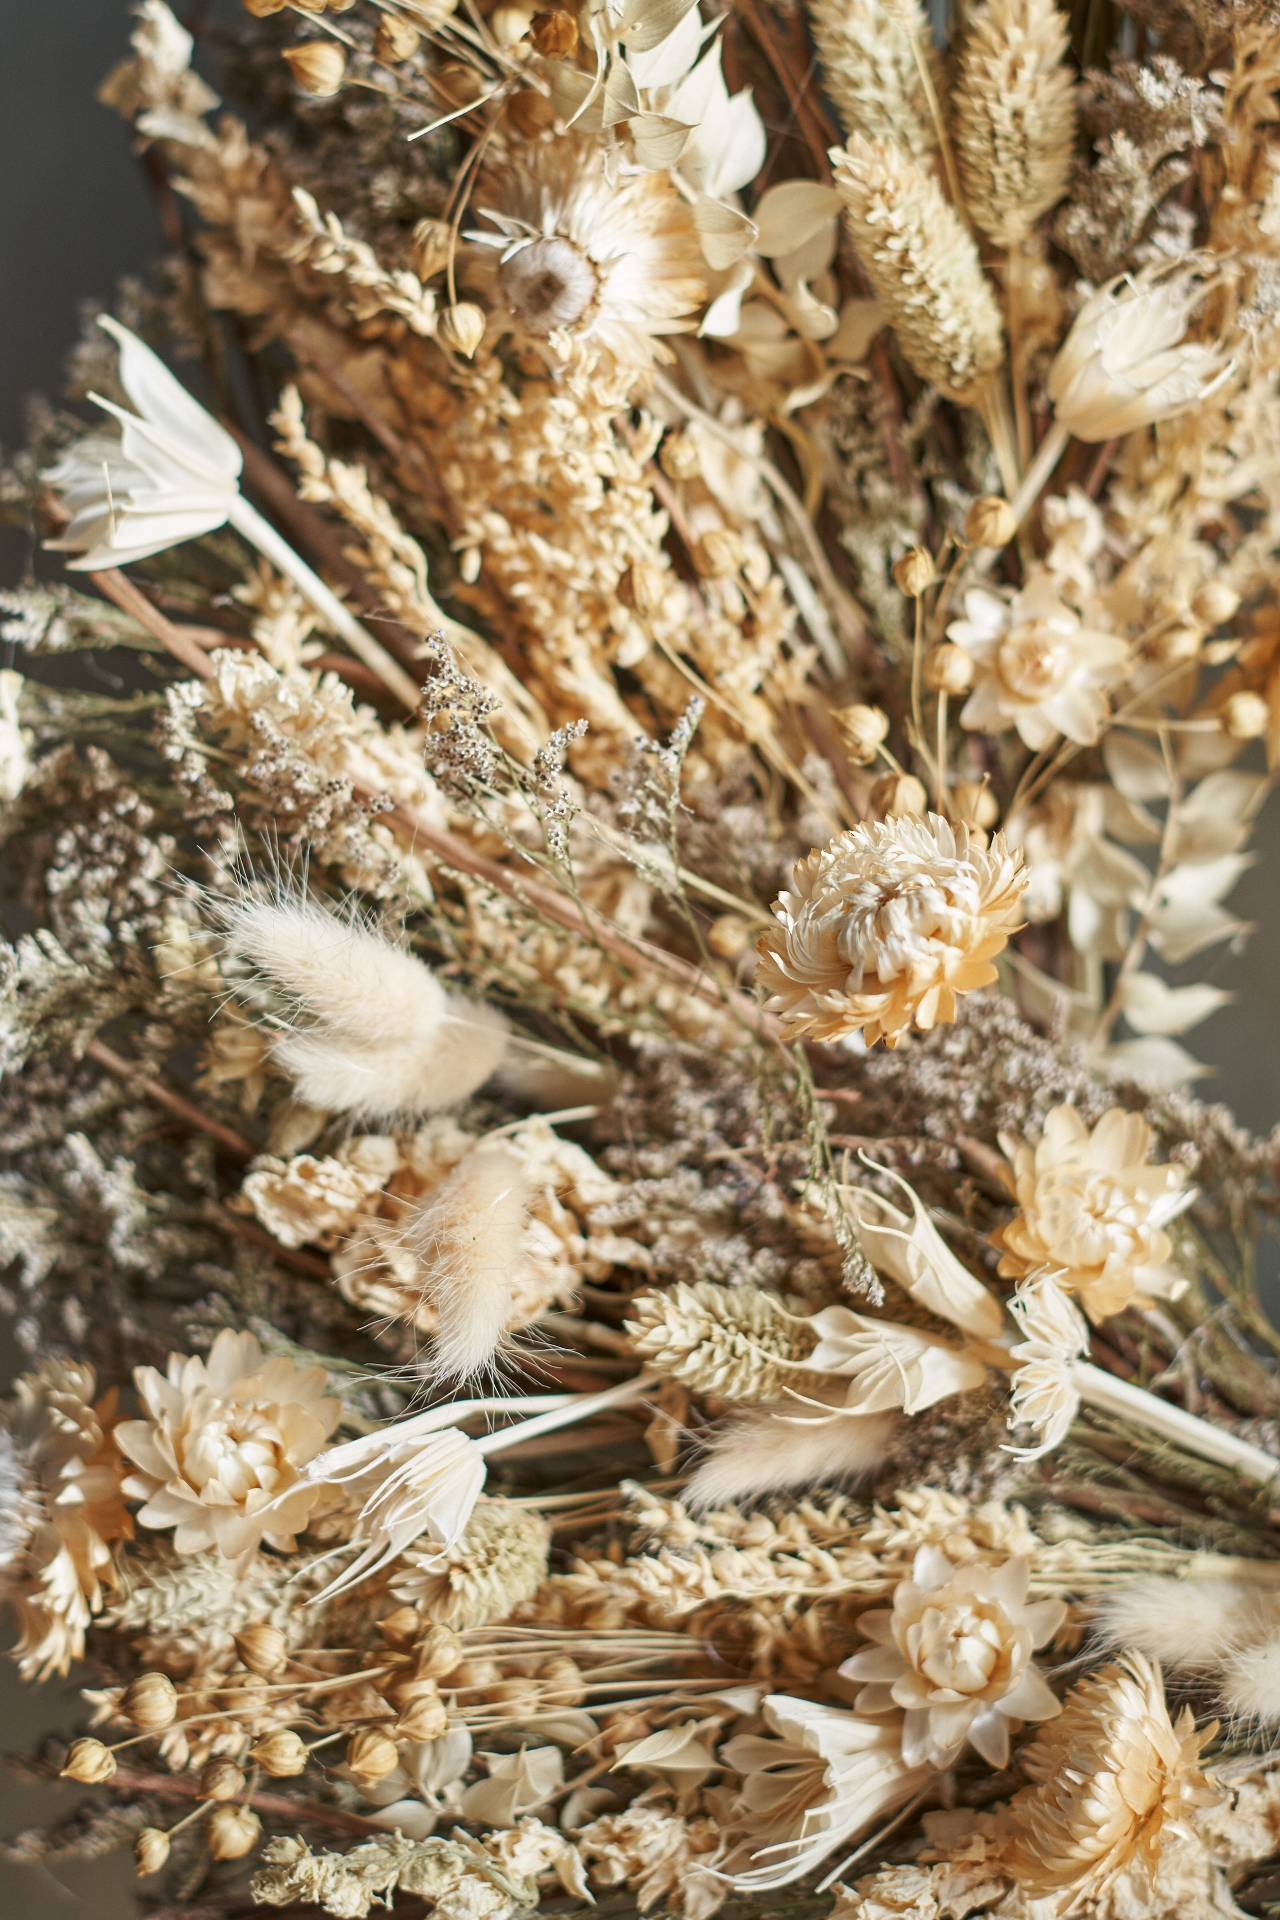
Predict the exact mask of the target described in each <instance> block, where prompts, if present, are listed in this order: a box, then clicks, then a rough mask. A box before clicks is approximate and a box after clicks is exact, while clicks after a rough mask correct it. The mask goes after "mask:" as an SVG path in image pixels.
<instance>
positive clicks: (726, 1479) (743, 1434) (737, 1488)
mask: <svg viewBox="0 0 1280 1920" xmlns="http://www.w3.org/2000/svg"><path fill="white" fill-rule="evenodd" d="M897 1427H898V1420H897V1416H896V1414H894V1413H858V1414H848V1415H844V1416H842V1417H840V1418H839V1419H825V1418H823V1417H821V1416H818V1417H816V1418H814V1417H807V1418H806V1417H805V1416H804V1414H803V1411H802V1409H801V1408H800V1405H799V1402H798V1401H796V1400H793V1399H788V1400H775V1401H770V1402H767V1403H766V1404H765V1405H764V1406H760V1407H752V1408H751V1409H750V1411H749V1412H746V1413H740V1414H735V1415H734V1416H733V1418H732V1419H729V1420H726V1421H723V1422H722V1423H721V1424H720V1425H719V1426H718V1427H716V1428H715V1429H714V1431H713V1433H712V1435H711V1438H710V1440H709V1442H708V1445H707V1457H706V1458H705V1459H704V1460H703V1462H702V1464H701V1466H700V1467H699V1468H698V1470H697V1472H696V1473H695V1474H694V1475H693V1477H692V1479H691V1480H690V1481H689V1484H688V1486H687V1487H686V1488H685V1496H684V1497H685V1503H686V1505H687V1506H688V1507H689V1508H690V1509H691V1510H692V1511H693V1512H695V1513H696V1512H700V1511H703V1510H705V1509H706V1508H708V1507H722V1506H725V1505H727V1504H728V1503H729V1502H730V1501H731V1500H743V1499H749V1498H752V1497H753V1496H755V1495H756V1494H761V1493H772V1492H776V1491H778V1490H780V1489H782V1488H786V1487H805V1486H814V1485H818V1486H821V1485H823V1484H826V1485H828V1486H830V1485H832V1484H835V1483H838V1482H841V1481H858V1480H865V1479H868V1478H869V1477H870V1475H871V1474H873V1473H875V1472H876V1471H877V1470H878V1468H879V1467H880V1466H881V1465H882V1464H883V1462H884V1460H885V1458H886V1456H887V1454H888V1452H889V1445H890V1442H891V1441H892V1439H893V1437H894V1434H895V1433H896V1431H897Z"/></svg>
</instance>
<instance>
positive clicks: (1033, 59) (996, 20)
mask: <svg viewBox="0 0 1280 1920" xmlns="http://www.w3.org/2000/svg"><path fill="white" fill-rule="evenodd" d="M1066 49H1067V21H1066V16H1065V15H1064V14H1062V13H1060V12H1059V11H1058V9H1057V7H1056V6H1054V5H1053V0H990V4H989V5H987V6H985V7H982V8H980V9H979V10H978V11H977V12H975V13H974V14H973V16H972V18H971V20H970V23H969V30H968V33H967V34H966V36H965V43H964V51H963V53H962V55H961V59H960V71H959V74H958V76H957V80H956V85H955V88H954V90H953V92H952V96H951V99H952V112H953V116H954V121H955V132H956V146H957V150H958V155H959V161H960V176H961V180H962V181H963V184H964V192H965V199H966V201H967V203H968V207H969V212H970V214H971V215H972V216H973V219H974V222H975V224H976V225H977V226H979V227H981V229H982V231H983V232H984V233H986V234H989V235H990V237H991V238H992V239H993V240H995V241H996V242H997V243H998V244H999V245H1000V246H1002V247H1012V246H1014V245H1016V243H1017V242H1018V241H1019V240H1021V239H1024V238H1025V237H1026V235H1027V234H1028V233H1029V232H1030V231H1031V228H1032V227H1033V226H1034V225H1035V223H1036V221H1037V220H1038V219H1039V218H1040V216H1041V214H1043V213H1047V212H1048V211H1049V208H1050V207H1052V206H1053V205H1054V203H1055V202H1056V201H1058V200H1060V199H1061V198H1062V196H1063V194H1064V193H1065V192H1066V188H1067V180H1068V177H1069V175H1070V172H1071V160H1072V149H1073V146H1074V143H1075V129H1076V108H1075V92H1076V87H1075V80H1074V78H1073V76H1072V74H1071V71H1070V69H1069V68H1068V67H1067V65H1066V61H1065V56H1066Z"/></svg>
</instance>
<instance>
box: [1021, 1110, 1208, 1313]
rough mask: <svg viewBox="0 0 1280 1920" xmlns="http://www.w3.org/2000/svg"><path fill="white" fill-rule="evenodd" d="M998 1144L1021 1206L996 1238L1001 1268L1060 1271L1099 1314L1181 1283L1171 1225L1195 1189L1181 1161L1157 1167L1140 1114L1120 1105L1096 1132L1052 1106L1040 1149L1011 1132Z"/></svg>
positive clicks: (1060, 1279) (1066, 1285)
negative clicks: (1007, 1161) (1175, 1267)
mask: <svg viewBox="0 0 1280 1920" xmlns="http://www.w3.org/2000/svg"><path fill="white" fill-rule="evenodd" d="M1000 1144H1001V1146H1002V1147H1003V1148H1004V1150H1005V1153H1006V1155H1007V1156H1008V1158H1009V1159H1010V1160H1011V1161H1012V1163H1013V1164H1012V1167H1011V1168H1010V1170H1009V1173H1008V1174H1007V1175H1006V1178H1007V1180H1008V1184H1009V1186H1010V1187H1011V1188H1012V1190H1013V1192H1014V1194H1015V1195H1016V1197H1017V1201H1018V1206H1019V1212H1018V1213H1016V1214H1015V1215H1014V1217H1013V1219H1012V1220H1010V1221H1009V1222H1008V1223H1007V1225H1005V1226H1003V1227H999V1228H997V1230H996V1232H995V1233H994V1234H993V1235H992V1239H993V1241H994V1243H995V1245H996V1246H998V1247H1001V1248H1002V1249H1003V1255H1002V1258H1001V1261H1000V1272H1001V1273H1002V1274H1004V1275H1006V1276H1007V1277H1009V1278H1012V1279H1022V1278H1023V1277H1024V1276H1025V1275H1027V1274H1031V1273H1034V1272H1037V1271H1039V1270H1041V1269H1044V1268H1050V1269H1052V1270H1053V1272H1054V1277H1055V1279H1056V1280H1057V1283H1058V1285H1059V1286H1060V1287H1062V1288H1063V1289H1064V1290H1065V1291H1066V1292H1068V1293H1074V1294H1076V1295H1078V1297H1079V1300H1080V1304H1081V1306H1082V1307H1083V1308H1084V1310H1085V1312H1086V1313H1087V1314H1088V1316H1089V1318H1090V1319H1091V1320H1104V1319H1106V1318H1107V1316H1108V1315H1110V1314H1113V1313H1120V1312H1122V1311H1123V1309H1124V1308H1125V1307H1127V1306H1128V1305H1129V1303H1130V1301H1131V1300H1134V1299H1137V1300H1138V1301H1139V1303H1149V1301H1150V1299H1151V1297H1152V1296H1153V1295H1154V1296H1156V1297H1164V1298H1168V1297H1170V1296H1171V1295H1172V1294H1174V1293H1176V1292H1177V1291H1178V1290H1179V1288H1180V1287H1181V1285H1182V1284H1183V1283H1182V1281H1181V1278H1180V1276H1179V1275H1178V1274H1177V1273H1176V1272H1175V1271H1174V1270H1173V1269H1172V1268H1171V1267H1170V1266H1169V1264H1168V1262H1169V1258H1170V1255H1171V1254H1172V1252H1173V1242H1172V1241H1171V1240H1170V1238H1169V1235H1168V1234H1167V1233H1166V1232H1165V1228H1166V1227H1167V1226H1168V1224H1169V1222H1170V1221H1171V1220H1172V1219H1174V1217H1175V1216H1176V1215H1177V1214H1179V1213H1181V1212H1182V1211H1183V1209H1184V1208H1186V1207H1188V1206H1190V1205H1191V1202H1192V1201H1193V1200H1194V1199H1195V1190H1194V1188H1191V1187H1188V1186H1187V1184H1186V1173H1185V1171H1184V1170H1183V1168H1181V1167H1176V1166H1167V1165H1166V1166H1152V1165H1151V1162H1150V1158H1149V1156H1150V1153H1151V1147H1152V1137H1151V1129H1150V1127H1149V1126H1148V1125H1147V1123H1146V1121H1145V1120H1144V1119H1143V1118H1142V1117H1141V1115H1140V1114H1136V1113H1126V1112H1125V1111H1124V1109H1123V1108H1122V1107H1112V1108H1111V1109H1110V1111H1109V1112H1107V1113H1104V1114H1103V1116H1102V1118H1101V1120H1099V1121H1098V1123H1097V1125H1096V1126H1095V1127H1094V1128H1093V1129H1092V1131H1090V1129H1089V1128H1088V1127H1086V1126H1085V1124H1084V1121H1083V1120H1082V1119H1081V1118H1080V1115H1079V1114H1078V1113H1077V1111H1076V1109H1075V1108H1074V1107H1067V1106H1062V1107H1054V1108H1053V1110H1052V1111H1051V1112H1050V1113H1049V1114H1048V1116H1047V1117H1046V1119H1045V1123H1044V1132H1043V1133H1042V1135H1041V1137H1040V1140H1039V1143H1038V1145H1036V1146H1035V1147H1034V1148H1033V1147H1031V1146H1029V1145H1028V1144H1027V1142H1026V1141H1025V1140H1019V1139H1016V1138H1013V1137H1005V1138H1002V1139H1001V1142H1000Z"/></svg>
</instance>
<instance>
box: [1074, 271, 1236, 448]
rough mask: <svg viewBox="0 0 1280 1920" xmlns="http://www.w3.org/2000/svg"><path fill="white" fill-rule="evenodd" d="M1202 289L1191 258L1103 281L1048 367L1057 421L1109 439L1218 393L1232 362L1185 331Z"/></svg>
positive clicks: (1080, 435)
mask: <svg viewBox="0 0 1280 1920" xmlns="http://www.w3.org/2000/svg"><path fill="white" fill-rule="evenodd" d="M1204 293H1205V281H1204V277H1203V274H1202V272H1201V271H1200V268H1199V263H1198V262H1196V261H1195V260H1192V261H1191V262H1189V263H1188V262H1186V261H1176V262H1174V263H1173V264H1172V265H1169V264H1163V263H1162V264H1161V265H1159V266H1154V267H1146V268H1144V269H1143V271H1142V272H1141V273H1139V274H1137V275H1136V276H1135V275H1133V274H1121V275H1120V276H1119V277H1118V278H1117V279H1115V280H1109V281H1108V282H1107V284H1106V286H1104V287H1100V288H1099V289H1098V291H1097V293H1095V294H1094V295H1093V296H1092V298H1091V299H1089V300H1086V301H1085V303H1084V305H1083V307H1081V309H1080V311H1079V313H1078V314H1077V315H1076V318H1075V322H1074V324H1073V326H1072V328H1071V331H1070V333H1069V334H1068V335H1067V337H1066V339H1065V340H1064V341H1063V343H1062V345H1061V347H1060V348H1059V349H1058V354H1057V358H1056V359H1055V360H1054V363H1053V365H1052V366H1051V367H1050V369H1049V381H1048V386H1049V398H1050V399H1051V400H1052V401H1053V404H1054V411H1055V414H1056V416H1057V423H1058V425H1060V426H1061V427H1063V428H1065V429H1066V431H1067V432H1068V433H1072V434H1074V435H1075V437H1076V439H1077V440H1111V439H1114V438H1115V437H1116V436H1117V435H1118V434H1122V433H1132V432H1133V430H1134V428H1135V427H1145V426H1148V425H1150V423H1151V422H1152V421H1153V420H1167V419H1169V417H1170V416H1171V415H1172V414H1175V413H1181V412H1182V410H1183V408H1184V407H1190V406H1194V405H1195V404H1196V403H1197V402H1198V401H1201V400H1206V399H1208V397H1209V395H1210V394H1212V393H1214V392H1216V390H1217V389H1218V388H1219V387H1220V386H1221V385H1222V384H1223V382H1224V381H1225V380H1227V379H1229V378H1230V375H1231V372H1232V368H1233V363H1232V362H1230V361H1227V362H1224V360H1223V358H1222V355H1221V353H1220V352H1219V351H1218V350H1217V348H1216V347H1212V346H1202V345H1200V344H1199V343H1198V342H1196V341H1191V340H1187V339H1186V338H1185V337H1184V336H1185V334H1186V331H1187V325H1188V322H1189V321H1190V319H1191V315H1192V313H1193V312H1194V310H1195V308H1196V307H1197V306H1198V305H1199V304H1200V301H1201V300H1202V299H1203V297H1204Z"/></svg>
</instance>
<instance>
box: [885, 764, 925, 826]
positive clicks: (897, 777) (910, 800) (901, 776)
mask: <svg viewBox="0 0 1280 1920" xmlns="http://www.w3.org/2000/svg"><path fill="white" fill-rule="evenodd" d="M871 811H872V813H873V814H874V815H875V817H876V819H877V820H892V819H893V818H894V817H895V816H896V815H897V814H900V813H914V814H918V815H920V816H921V817H923V816H924V815H925V814H926V813H928V811H929V796H928V794H927V793H926V792H925V790H924V787H923V786H922V784H921V783H920V781H919V780H917V779H916V777H915V775H914V774H913V773H886V774H885V776H884V778H883V780H877V781H876V783H875V785H874V787H872V789H871Z"/></svg>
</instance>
